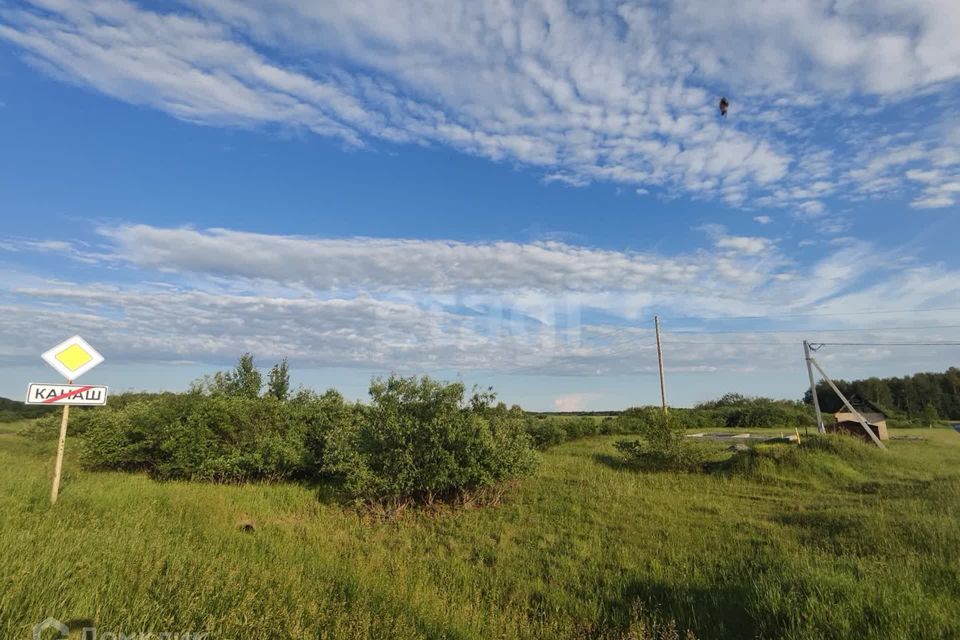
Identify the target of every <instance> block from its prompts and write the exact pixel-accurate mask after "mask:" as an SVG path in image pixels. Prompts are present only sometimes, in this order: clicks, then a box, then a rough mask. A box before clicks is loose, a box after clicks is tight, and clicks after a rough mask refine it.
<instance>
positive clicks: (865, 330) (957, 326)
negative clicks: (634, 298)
mask: <svg viewBox="0 0 960 640" xmlns="http://www.w3.org/2000/svg"><path fill="white" fill-rule="evenodd" d="M932 329H960V324H940V325H928V326H914V327H867V328H860V329H853V328H849V327H848V328H846V329H754V330H750V329H737V330H733V329H722V330H718V331H699V330H697V329H677V330H671V331H666V332H664V334H665V335H667V336H669V335H670V334H691V335H711V334H718V335H723V334H748V333H869V332H871V331H929V330H932Z"/></svg>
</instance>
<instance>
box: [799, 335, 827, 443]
mask: <svg viewBox="0 0 960 640" xmlns="http://www.w3.org/2000/svg"><path fill="white" fill-rule="evenodd" d="M803 357H804V358H805V359H806V361H807V377H808V378H810V397H811V399H812V400H813V408H814V410H815V411H816V412H817V431H818V432H819V433H826V432H827V430H826V428H825V427H824V426H823V414H822V413H820V399H819V398H818V397H817V385H816V384H815V383H814V382H813V365H812V363H811V359H810V343H809V342H807V341H806V340H804V341H803Z"/></svg>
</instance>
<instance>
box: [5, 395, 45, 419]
mask: <svg viewBox="0 0 960 640" xmlns="http://www.w3.org/2000/svg"><path fill="white" fill-rule="evenodd" d="M53 410H54V408H53V407H44V406H42V405H30V404H24V403H22V402H20V401H19V400H10V399H9V398H0V422H14V421H15V420H26V419H28V418H39V417H40V416H42V415H44V414H46V413H50V412H51V411H53Z"/></svg>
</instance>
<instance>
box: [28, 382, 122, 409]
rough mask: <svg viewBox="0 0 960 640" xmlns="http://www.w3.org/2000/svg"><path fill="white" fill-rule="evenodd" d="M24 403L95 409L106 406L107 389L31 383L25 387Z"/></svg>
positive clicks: (92, 385)
mask: <svg viewBox="0 0 960 640" xmlns="http://www.w3.org/2000/svg"><path fill="white" fill-rule="evenodd" d="M26 403H27V404H46V405H67V404H69V405H79V406H83V407H95V406H99V405H105V404H107V387H106V386H104V385H99V384H46V383H43V382H31V383H30V386H29V387H27V400H26Z"/></svg>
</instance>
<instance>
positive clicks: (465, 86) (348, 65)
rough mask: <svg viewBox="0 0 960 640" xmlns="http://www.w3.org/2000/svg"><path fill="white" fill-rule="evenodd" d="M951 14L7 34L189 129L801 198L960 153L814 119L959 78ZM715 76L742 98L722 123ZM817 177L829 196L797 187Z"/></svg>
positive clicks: (378, 6)
mask: <svg viewBox="0 0 960 640" xmlns="http://www.w3.org/2000/svg"><path fill="white" fill-rule="evenodd" d="M958 14H960V10H958V9H957V4H956V3H953V2H932V1H930V2H922V3H919V2H918V3H910V4H903V3H893V2H886V1H884V2H875V3H869V4H867V5H847V4H840V5H834V4H827V3H824V2H822V1H821V0H806V1H803V2H793V3H774V4H770V3H760V2H746V3H739V4H737V5H736V6H727V5H717V4H716V3H711V2H706V1H704V0H697V1H693V0H688V1H685V2H678V3H673V4H670V5H668V6H664V7H659V8H657V9H653V8H650V7H646V6H643V5H638V4H633V3H624V4H620V5H616V6H614V5H607V4H604V3H599V4H594V5H586V6H579V7H572V6H568V5H566V4H563V3H554V2H548V1H547V0H540V1H534V2H529V3H523V4H516V5H514V4H510V3H500V4H490V3H476V2H456V1H447V0H444V1H438V0H437V1H433V2H427V3H425V4H423V5H419V6H418V8H416V9H414V8H413V7H412V6H405V5H398V4H396V3H392V2H385V1H384V0H335V1H330V2H323V3H306V2H297V1H294V0H287V1H281V0H269V1H266V2H264V1H260V0H257V1H256V2H254V1H252V0H247V1H240V2H224V1H223V0H185V1H184V2H183V3H182V4H181V5H179V6H178V7H177V11H176V12H168V13H164V12H163V11H161V10H158V9H154V8H146V7H142V6H140V5H137V4H134V3H130V2H125V1H123V0H33V2H31V3H30V4H28V5H22V6H20V7H18V8H15V9H8V10H6V11H5V12H4V14H3V22H2V24H0V38H3V39H5V40H7V41H9V42H11V43H13V44H14V45H16V46H17V47H19V49H20V50H22V51H23V52H24V55H25V56H26V58H27V60H28V61H30V62H31V63H32V64H34V65H35V66H37V67H38V68H40V69H42V70H44V71H46V72H48V73H51V74H53V75H55V76H57V77H59V78H63V79H65V80H67V81H70V82H74V83H77V84H81V85H84V86H90V87H93V88H95V89H97V90H99V91H102V92H104V93H106V94H109V95H111V96H114V97H117V98H119V99H122V100H126V101H128V102H132V103H135V104H144V105H148V106H151V107H153V108H157V109H161V110H163V111H165V112H167V113H170V114H171V115H173V116H176V117H178V118H182V119H185V120H189V121H194V122H200V123H205V124H212V125H221V126H222V125H226V126H263V125H271V126H276V125H279V126H284V127H294V128H302V129H307V130H310V131H313V132H315V133H317V134H320V135H324V136H331V137H335V138H338V139H340V140H342V141H343V142H344V143H345V144H347V145H350V146H355V147H356V146H365V145H369V144H371V143H375V142H376V141H380V140H382V141H388V142H410V143H418V144H443V145H449V146H451V147H453V148H456V149H459V150H461V151H463V152H466V153H472V154H477V155H480V156H484V157H487V158H491V159H493V160H497V161H508V162H518V163H523V164H527V165H533V166H536V167H540V168H541V169H542V170H543V175H544V176H546V179H547V180H552V181H563V182H566V183H569V184H572V185H583V184H587V183H589V182H591V181H596V180H603V181H612V182H619V183H626V184H630V185H633V186H635V187H639V188H640V189H642V190H647V189H648V188H650V187H654V186H655V187H662V188H663V189H665V191H667V192H685V193H688V194H691V195H694V196H705V197H711V198H719V199H723V200H724V201H726V202H728V203H730V204H733V205H741V204H746V203H749V202H750V201H751V200H752V199H753V200H760V199H766V200H767V202H768V203H769V204H771V205H774V206H790V205H794V204H797V203H798V202H808V201H810V202H812V201H815V200H814V199H816V198H821V197H824V196H825V195H826V194H827V193H831V192H837V191H838V190H843V189H847V190H849V189H851V188H852V189H854V190H857V191H860V192H862V193H870V194H878V193H886V192H891V191H896V189H898V188H900V187H902V181H900V180H897V179H895V178H892V177H891V176H890V175H887V174H888V172H889V171H890V170H892V169H894V168H895V166H894V165H896V164H897V163H899V164H903V163H905V162H912V163H914V164H918V165H920V166H919V167H915V168H921V169H922V168H924V167H929V165H931V164H932V163H935V162H937V161H938V158H939V159H942V158H943V157H945V154H949V153H950V152H949V149H948V148H947V147H948V145H943V146H942V147H941V148H939V149H934V148H933V147H932V146H931V145H930V144H928V142H924V141H916V140H914V141H906V142H904V143H903V144H902V145H901V146H902V147H903V149H904V150H907V152H908V153H912V154H914V155H913V156H911V157H910V158H907V159H904V158H903V157H900V156H897V151H896V150H892V151H891V153H888V154H887V153H885V154H880V153H872V152H871V153H868V152H866V151H864V149H863V145H864V144H866V143H857V144H851V146H850V150H849V152H847V151H844V152H843V155H842V156H838V155H837V154H839V153H840V151H839V150H834V149H825V148H822V147H818V146H817V145H816V144H814V143H812V142H810V139H811V138H812V135H811V131H810V127H811V126H823V125H824V123H823V121H822V119H818V118H817V116H816V112H815V111H813V110H814V109H826V110H827V111H831V110H834V109H836V110H844V109H845V110H847V111H851V110H856V109H858V108H860V107H858V106H856V105H853V104H849V103H848V102H847V100H848V99H851V94H853V97H857V96H861V97H862V96H882V97H883V98H884V100H886V101H897V100H903V99H907V98H909V97H910V96H912V95H914V94H915V93H917V92H921V91H932V90H935V89H936V87H937V86H944V85H945V84H947V83H952V82H955V80H956V78H957V76H958V74H960V45H958V44H957V42H958V40H957V39H956V38H954V37H953V36H952V34H953V33H955V32H956V31H957V23H958V20H960V17H958ZM825 39H827V40H828V41H829V42H830V46H829V47H825V46H823V42H824V41H825ZM718 86H722V87H729V88H730V89H731V90H732V91H731V93H732V94H734V93H735V95H731V97H732V99H733V105H732V108H731V109H732V113H731V116H730V117H728V118H727V119H719V118H718V117H717V115H716V105H715V102H716V93H717V91H716V90H715V87H718ZM834 103H837V106H836V107H834V106H833V105H834ZM834 112H836V111H834ZM798 118H799V119H801V120H802V121H798ZM830 135H831V132H829V131H828V132H827V137H830ZM934 139H935V137H934ZM918 145H919V146H918ZM884 158H886V159H884ZM891 158H892V159H891ZM891 162H892V163H893V164H891ZM839 172H846V173H845V175H846V178H845V179H844V180H840V181H837V180H831V178H839V177H840V176H839V175H838V174H839ZM814 183H819V184H822V185H829V188H828V189H825V190H821V191H820V192H817V193H811V194H807V195H805V196H802V195H801V194H800V192H801V191H804V190H808V189H809V187H808V186H807V185H810V184H814ZM851 185H854V186H851ZM948 193H949V192H948ZM948 197H950V196H948V195H944V193H943V192H942V190H941V191H940V192H937V193H925V194H923V195H921V196H920V199H918V200H917V206H933V205H934V204H937V203H943V202H945V201H946V199H947V198H948ZM805 206H812V205H805Z"/></svg>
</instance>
